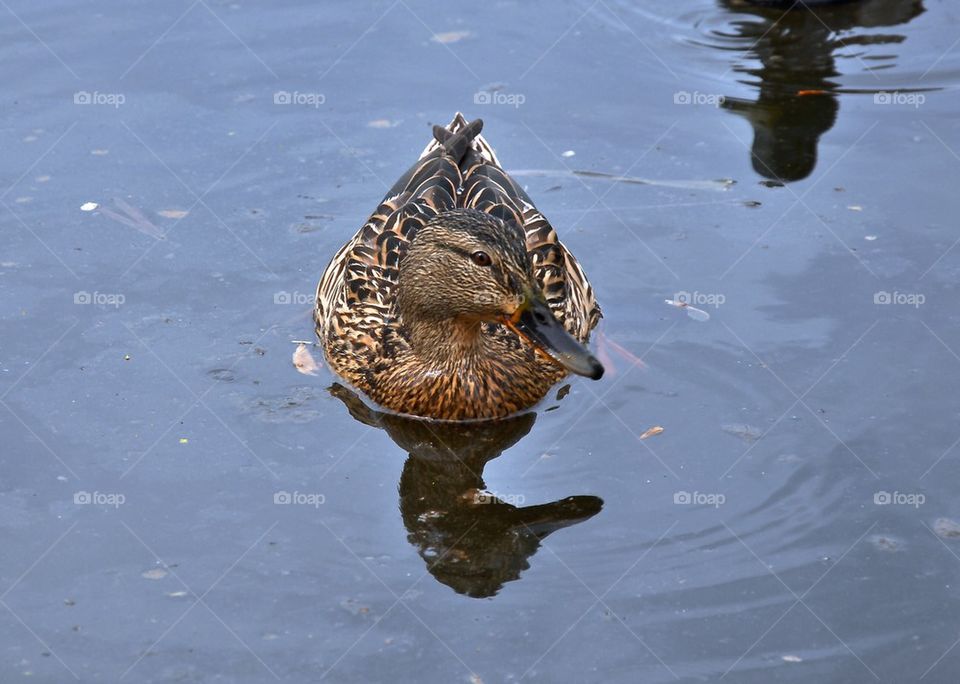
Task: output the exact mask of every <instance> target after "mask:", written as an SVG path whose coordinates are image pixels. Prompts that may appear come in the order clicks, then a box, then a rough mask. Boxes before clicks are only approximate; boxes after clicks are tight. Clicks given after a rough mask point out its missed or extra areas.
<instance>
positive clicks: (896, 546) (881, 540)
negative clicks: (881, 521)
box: [870, 534, 901, 553]
mask: <svg viewBox="0 0 960 684" xmlns="http://www.w3.org/2000/svg"><path fill="white" fill-rule="evenodd" d="M870 543H871V544H873V545H874V547H876V548H877V549H878V550H880V551H886V552H887V553H895V552H897V551H899V550H900V546H901V542H900V541H898V540H896V539H894V538H893V537H888V536H887V535H885V534H875V535H873V536H871V537H870Z"/></svg>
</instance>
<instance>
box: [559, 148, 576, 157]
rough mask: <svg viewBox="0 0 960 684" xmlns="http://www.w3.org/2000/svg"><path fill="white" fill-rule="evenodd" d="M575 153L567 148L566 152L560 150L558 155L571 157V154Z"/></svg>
mask: <svg viewBox="0 0 960 684" xmlns="http://www.w3.org/2000/svg"><path fill="white" fill-rule="evenodd" d="M575 154H576V152H574V151H573V150H567V151H566V152H561V153H560V156H561V157H572V156H574V155H575Z"/></svg>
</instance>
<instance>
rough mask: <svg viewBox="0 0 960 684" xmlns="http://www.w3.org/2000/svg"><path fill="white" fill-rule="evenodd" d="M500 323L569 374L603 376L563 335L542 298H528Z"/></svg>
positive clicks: (567, 335) (582, 350)
mask: <svg viewBox="0 0 960 684" xmlns="http://www.w3.org/2000/svg"><path fill="white" fill-rule="evenodd" d="M504 323H505V324H506V325H507V327H508V328H510V329H511V330H513V331H514V332H515V333H517V334H518V335H520V336H521V337H523V338H525V339H526V340H527V341H528V342H530V343H531V344H532V345H533V346H535V347H536V348H537V349H538V350H539V351H541V352H543V353H544V354H546V355H547V356H549V357H550V358H551V359H552V360H553V361H555V362H556V363H558V364H560V365H561V366H563V367H564V368H566V369H567V370H568V371H570V372H571V373H576V374H577V375H582V376H584V377H587V378H590V379H591V380H599V379H600V378H601V377H602V376H603V365H602V364H601V363H600V362H599V361H598V360H597V359H596V357H595V356H594V355H593V354H591V353H590V352H589V351H587V348H586V347H584V346H583V345H582V344H580V342H578V341H577V340H576V338H574V337H573V335H571V334H570V333H568V332H567V330H566V328H564V327H563V324H562V323H560V321H558V320H557V317H556V316H554V315H553V311H551V310H550V307H549V306H548V305H547V302H546V301H545V300H544V299H542V297H537V298H531V297H528V298H527V301H526V302H525V303H524V305H523V306H522V307H521V308H520V309H518V310H517V311H516V313H514V314H513V316H510V317H509V318H508V319H506V320H505V321H504Z"/></svg>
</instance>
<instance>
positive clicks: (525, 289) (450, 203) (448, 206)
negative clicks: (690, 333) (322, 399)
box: [315, 113, 603, 420]
mask: <svg viewBox="0 0 960 684" xmlns="http://www.w3.org/2000/svg"><path fill="white" fill-rule="evenodd" d="M481 127H482V122H481V121H480V120H479V119H477V120H474V121H473V122H471V123H469V124H468V123H467V122H466V121H465V120H464V118H463V116H462V115H460V114H459V113H458V114H457V115H456V117H455V118H454V120H453V121H452V122H451V124H450V125H449V126H447V127H446V128H440V127H439V126H437V127H434V136H435V138H436V139H435V140H434V141H433V142H431V143H430V144H429V145H428V146H427V148H426V149H425V150H424V152H423V154H422V155H421V156H420V159H419V160H418V162H417V163H416V164H414V166H413V167H412V168H411V169H410V170H408V171H407V172H406V173H405V174H404V175H403V176H402V177H401V178H400V179H399V180H398V181H397V183H396V184H395V185H394V187H393V188H392V189H391V190H390V191H389V192H388V193H387V195H386V197H385V198H384V199H383V201H382V202H381V204H380V206H379V207H378V208H377V210H376V211H375V212H374V213H373V215H372V216H371V217H370V218H369V219H368V220H367V222H366V224H364V226H363V227H362V228H361V229H360V231H359V232H358V233H357V234H356V235H355V236H354V237H353V238H352V239H351V240H350V241H349V242H348V243H347V244H346V245H344V246H343V247H342V248H341V249H340V251H338V252H337V254H336V255H335V256H334V258H333V260H332V261H331V263H330V265H329V266H327V269H326V271H325V272H324V274H323V276H322V277H321V279H320V283H319V285H318V287H317V301H316V311H315V318H316V323H317V335H318V337H319V339H320V342H321V345H322V346H323V349H324V351H325V353H326V357H327V359H328V361H329V363H330V365H331V367H332V368H333V370H335V371H336V372H337V373H339V374H340V375H341V376H342V377H344V378H345V379H346V380H348V381H349V382H350V383H351V384H352V385H354V386H355V387H357V388H358V389H360V390H362V391H363V392H365V393H366V394H368V395H369V396H370V397H371V398H372V399H373V400H374V401H376V402H377V403H378V404H381V405H382V406H384V407H386V408H388V409H391V410H393V411H397V412H400V413H407V414H412V415H418V416H428V417H432V418H438V419H444V420H467V419H479V418H498V417H502V416H506V415H509V414H511V413H514V412H516V411H519V410H521V409H524V408H527V407H529V406H531V405H532V404H534V403H536V402H537V401H539V400H540V399H541V398H542V397H543V396H544V395H545V394H546V392H547V391H548V390H549V389H550V387H551V386H552V385H553V384H554V383H556V382H557V381H558V380H560V379H561V378H563V377H564V376H565V375H566V374H567V372H568V371H567V369H570V370H573V371H574V372H577V373H580V374H582V375H588V376H590V377H594V378H597V377H599V376H600V374H602V370H603V369H602V367H601V366H600V365H599V363H598V362H596V360H595V359H593V357H591V356H590V355H589V353H588V352H586V351H585V350H583V349H581V348H580V347H579V345H577V343H576V341H579V342H580V343H583V344H585V343H586V342H587V339H588V337H589V334H590V330H591V329H592V328H593V327H594V326H596V324H597V322H598V321H599V319H600V309H599V307H598V306H597V303H596V300H595V299H594V295H593V290H592V288H591V287H590V284H589V282H588V281H587V278H586V276H585V275H584V273H583V270H582V269H581V268H580V265H579V264H578V263H577V261H576V259H575V258H574V257H573V255H572V254H571V253H570V252H569V251H568V250H567V249H566V248H565V247H564V246H563V244H562V243H561V242H560V240H559V239H558V238H557V235H556V232H555V231H554V230H553V228H552V226H551V225H550V224H549V222H548V221H547V220H546V219H545V218H544V217H543V215H542V214H541V213H540V212H539V211H538V210H537V209H536V207H535V206H534V205H533V202H532V201H531V200H530V198H529V197H528V196H527V194H526V193H525V192H524V191H523V190H522V189H521V188H520V187H519V186H518V185H517V184H516V183H515V182H514V181H513V180H512V179H511V178H510V177H509V176H508V175H507V174H506V172H505V171H504V170H503V169H502V168H501V167H500V164H499V162H498V160H497V158H496V155H495V154H494V152H493V150H492V149H491V148H490V146H489V145H488V144H487V143H486V141H485V140H484V139H483V138H482V137H481V136H480V135H479V132H480V129H481ZM478 255H479V256H478ZM551 313H552V314H553V317H551V316H550V314H551ZM554 317H555V318H554ZM548 318H549V320H548ZM558 322H559V323H558ZM564 330H565V331H566V332H563V331H564ZM518 333H522V334H518ZM541 333H545V334H543V335H541ZM567 333H569V335H567ZM565 366H566V367H565Z"/></svg>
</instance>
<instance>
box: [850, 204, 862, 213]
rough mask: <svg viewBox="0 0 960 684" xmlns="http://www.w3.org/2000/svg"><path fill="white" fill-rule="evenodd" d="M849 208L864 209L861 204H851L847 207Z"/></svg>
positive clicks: (853, 209) (852, 209) (851, 209)
mask: <svg viewBox="0 0 960 684" xmlns="http://www.w3.org/2000/svg"><path fill="white" fill-rule="evenodd" d="M847 209H849V210H850V211H863V207H861V206H860V205H859V204H851V205H850V206H848V207H847Z"/></svg>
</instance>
